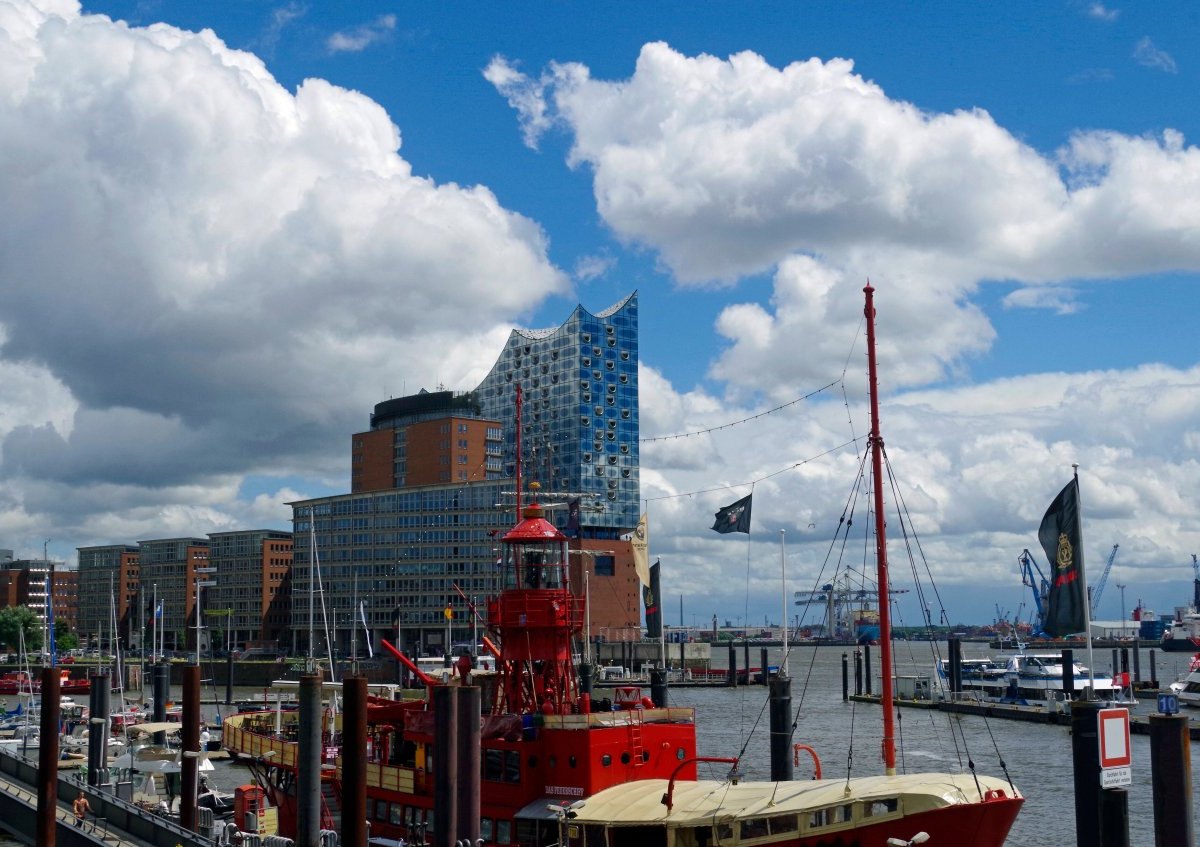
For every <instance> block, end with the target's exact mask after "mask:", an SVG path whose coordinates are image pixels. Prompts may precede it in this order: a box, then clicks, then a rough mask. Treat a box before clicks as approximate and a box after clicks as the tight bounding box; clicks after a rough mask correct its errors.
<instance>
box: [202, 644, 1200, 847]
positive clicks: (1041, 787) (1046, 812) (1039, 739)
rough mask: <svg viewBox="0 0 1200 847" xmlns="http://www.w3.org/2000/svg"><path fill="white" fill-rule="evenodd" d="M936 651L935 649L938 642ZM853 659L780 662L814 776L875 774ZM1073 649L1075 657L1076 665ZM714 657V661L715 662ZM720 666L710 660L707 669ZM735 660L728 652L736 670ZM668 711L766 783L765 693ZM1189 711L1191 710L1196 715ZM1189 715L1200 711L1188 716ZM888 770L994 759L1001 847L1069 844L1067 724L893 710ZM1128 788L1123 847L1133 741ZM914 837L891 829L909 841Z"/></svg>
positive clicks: (1101, 665)
mask: <svg viewBox="0 0 1200 847" xmlns="http://www.w3.org/2000/svg"><path fill="white" fill-rule="evenodd" d="M932 646H933V645H930V644H928V643H920V642H908V643H903V644H897V649H896V672H897V673H898V674H908V673H922V674H925V673H929V672H930V670H931V668H932V666H933V658H932V653H931V647H932ZM963 648H964V654H965V656H967V657H976V656H984V655H998V654H996V652H995V651H989V650H988V649H987V645H984V644H964V645H963ZM940 649H941V655H942V656H945V655H946V650H945V645H944V644H943V645H940ZM853 651H854V648H852V647H847V648H841V647H820V648H814V647H811V646H802V647H794V648H793V649H792V653H791V656H790V659H789V661H788V667H789V675H790V677H791V679H792V709H793V714H794V715H797V726H796V732H795V736H794V738H793V740H794V741H795V742H796V743H803V744H809V745H811V746H812V747H814V748H815V749H816V750H817V753H818V755H819V756H820V759H821V766H822V770H823V776H824V777H825V778H827V779H828V778H844V777H845V776H846V775H847V771H848V770H849V772H850V774H851V775H852V776H866V775H872V774H878V773H881V772H882V765H881V761H880V754H879V751H880V740H881V736H882V731H881V721H880V714H879V707H878V706H876V705H873V704H868V703H855V702H853V701H851V702H843V701H842V697H841V686H842V654H843V653H847V654H848V656H849V658H850V663H851V671H850V673H851V687H853ZM871 652H872V656H871V658H872V673H873V675H874V676H875V677H876V679H875V681H874V682H873V683H872V686H873V690H874V691H875V692H876V693H878V674H879V667H878V659H879V655H878V648H877V647H873V648H871ZM1082 653H1083V651H1076V658H1077V659H1079V660H1081V661H1084V662H1086V656H1084V655H1081V654H1082ZM718 654H719V655H718ZM781 656H782V650H781V649H780V648H779V647H775V648H771V649H770V650H769V653H768V662H769V663H770V664H772V665H775V664H778V663H779V661H780V659H781ZM759 658H760V652H759V648H758V647H757V646H754V645H752V646H751V650H750V663H751V666H753V667H757V666H758V665H759V663H760V662H759ZM1189 658H1190V657H1189V656H1188V655H1186V654H1163V653H1161V652H1159V653H1158V654H1157V659H1158V678H1159V680H1160V682H1161V683H1162V684H1163V685H1165V684H1167V683H1168V682H1170V681H1171V680H1173V679H1175V677H1176V676H1177V675H1178V674H1179V673H1182V672H1183V671H1184V670H1186V667H1187V662H1188V659H1189ZM725 660H726V651H725V650H719V649H716V648H714V651H713V667H714V668H717V667H724V662H725ZM1110 661H1111V654H1110V651H1100V650H1098V651H1096V665H1097V669H1098V670H1109V665H1110ZM718 662H720V664H718ZM743 662H744V653H743V651H742V649H741V647H740V645H739V648H738V663H739V666H740V665H741V664H743ZM1141 667H1142V673H1143V677H1144V678H1148V675H1149V651H1148V650H1143V651H1142V654H1141ZM261 692H262V689H246V688H239V689H235V699H238V698H241V699H245V698H247V697H253V696H257V695H259V694H261ZM669 696H670V701H671V705H675V706H693V707H695V709H696V720H697V735H698V737H699V744H698V746H699V752H700V754H701V755H708V756H740V757H741V759H742V762H743V764H742V765H741V767H740V771H741V773H742V776H743V778H744V779H764V780H765V779H768V778H769V776H770V754H769V729H770V727H769V725H768V710H767V689H766V688H765V687H763V686H761V685H759V686H742V687H738V688H687V687H676V688H672V689H670V693H669ZM204 697H205V698H206V699H211V698H213V697H218V698H219V699H223V697H224V689H223V688H222V689H221V690H220V691H219V692H217V691H214V690H212V689H209V688H206V689H205V691H204ZM228 708H229V707H226V706H213V705H205V706H204V709H203V713H204V715H205V716H206V717H209V716H210V715H211V719H212V721H213V722H214V723H215V722H216V720H217V718H218V716H219V714H218V713H224V714H228ZM1154 708H1155V707H1154V703H1153V701H1143V702H1142V703H1141V704H1139V706H1138V707H1137V709H1136V710H1135V713H1137V714H1148V713H1152V712H1153V711H1154ZM1195 711H1200V710H1195ZM1196 717H1200V715H1196V716H1195V717H1194V719H1195V718H1196ZM897 718H898V720H897V723H896V747H897V769H898V770H899V771H901V772H905V771H907V772H919V771H958V770H960V769H966V767H967V762H968V760H970V761H973V762H974V763H975V767H976V770H977V771H978V772H979V773H985V774H989V775H992V776H999V777H1003V775H1004V770H1003V769H1002V767H1001V764H1000V761H1001V759H1002V760H1003V762H1004V765H1006V766H1007V772H1008V775H1009V777H1011V779H1012V782H1013V784H1014V785H1016V787H1017V788H1018V789H1019V790H1020V791H1021V792H1022V794H1024V796H1025V798H1026V800H1025V806H1024V808H1023V809H1022V811H1021V814H1020V815H1019V816H1018V817H1017V821H1016V824H1015V826H1014V827H1013V830H1012V833H1011V834H1010V836H1009V838H1008V841H1007V843H1008V844H1009V845H1014V847H1017V846H1018V845H1019V847H1062V845H1065V844H1066V845H1073V844H1075V808H1074V795H1073V788H1072V770H1071V737H1070V733H1069V729H1068V727H1066V726H1055V725H1052V724H1048V723H1047V724H1041V723H1018V722H1013V721H1006V720H1003V719H999V718H990V719H987V718H983V717H975V716H970V715H949V714H945V713H942V712H937V711H933V710H926V709H900V710H899V711H898V713H897ZM1131 743H1132V754H1133V784H1132V785H1131V786H1130V787H1129V788H1128V796H1129V828H1130V844H1132V845H1150V844H1153V843H1154V821H1153V812H1152V808H1153V798H1152V790H1151V778H1150V742H1149V738H1148V737H1146V736H1141V735H1134V736H1133V737H1132V739H1131ZM217 765H218V766H217V770H216V771H215V772H214V773H212V774H210V775H209V776H210V780H211V781H212V783H213V784H214V785H215V786H216V787H218V788H221V789H223V790H226V791H232V790H233V789H234V788H236V787H237V786H238V785H242V784H244V783H246V782H248V781H249V780H250V775H249V772H248V771H247V770H246V769H245V768H244V767H240V766H237V765H234V764H232V763H229V762H218V763H217ZM727 772H728V766H727V765H701V776H702V777H705V778H723V777H724V776H725V775H726V774H727ZM812 776H813V764H812V760H811V759H810V758H809V757H808V756H807V754H805V755H802V757H801V758H800V760H799V764H797V765H796V767H795V778H796V779H809V778H811V777H812ZM1192 782H1193V785H1194V786H1197V787H1200V757H1198V756H1196V755H1193V756H1192ZM1198 794H1200V792H1194V794H1193V796H1194V797H1196V798H1197V799H1196V800H1195V809H1194V812H1193V813H1194V815H1195V816H1196V817H1195V819H1196V821H1197V823H1198V824H1200V796H1198ZM913 834H915V833H897V835H905V836H906V837H911V836H912V835H913Z"/></svg>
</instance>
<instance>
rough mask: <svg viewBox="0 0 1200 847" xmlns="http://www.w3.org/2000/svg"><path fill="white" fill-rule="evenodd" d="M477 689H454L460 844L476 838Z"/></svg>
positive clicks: (479, 702) (478, 744)
mask: <svg viewBox="0 0 1200 847" xmlns="http://www.w3.org/2000/svg"><path fill="white" fill-rule="evenodd" d="M481 693H482V692H481V691H480V690H479V687H478V686H475V685H467V686H463V687H461V688H459V690H458V718H457V723H458V821H457V824H458V833H457V835H458V838H459V839H461V842H462V843H463V844H475V843H476V842H477V841H478V840H479V817H480V807H479V785H480V782H479V781H480V773H479V768H480V761H479V753H480V743H481V742H480V722H481V718H480V712H481V709H482V700H481Z"/></svg>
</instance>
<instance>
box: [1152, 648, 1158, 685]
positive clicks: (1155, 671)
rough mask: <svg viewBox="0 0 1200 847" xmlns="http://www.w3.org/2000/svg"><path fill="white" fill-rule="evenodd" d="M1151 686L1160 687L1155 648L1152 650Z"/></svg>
mask: <svg viewBox="0 0 1200 847" xmlns="http://www.w3.org/2000/svg"><path fill="white" fill-rule="evenodd" d="M1150 687H1151V688H1158V669H1157V668H1156V667H1155V664H1154V650H1153V649H1151V651H1150Z"/></svg>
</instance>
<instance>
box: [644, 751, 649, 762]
mask: <svg viewBox="0 0 1200 847" xmlns="http://www.w3.org/2000/svg"><path fill="white" fill-rule="evenodd" d="M642 761H643V762H648V761H650V751H649V750H643V751H642Z"/></svg>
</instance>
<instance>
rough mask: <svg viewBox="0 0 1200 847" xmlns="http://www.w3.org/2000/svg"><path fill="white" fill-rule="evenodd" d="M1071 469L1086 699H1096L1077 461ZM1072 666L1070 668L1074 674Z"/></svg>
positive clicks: (1090, 607)
mask: <svg viewBox="0 0 1200 847" xmlns="http://www.w3.org/2000/svg"><path fill="white" fill-rule="evenodd" d="M1071 470H1072V471H1073V472H1074V474H1075V520H1076V524H1077V525H1076V527H1075V531H1076V533H1078V536H1079V564H1080V568H1079V576H1080V578H1081V579H1082V580H1083V627H1084V634H1085V635H1086V636H1087V654H1088V695H1087V699H1089V700H1095V699H1096V659H1095V656H1094V655H1093V653H1092V598H1091V597H1089V596H1088V587H1087V560H1086V559H1085V558H1084V555H1083V497H1082V496H1081V495H1080V493H1079V463H1078V462H1074V463H1072V464H1071ZM1074 670H1075V669H1074V668H1071V672H1072V675H1074Z"/></svg>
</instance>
